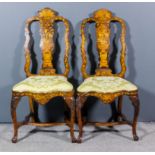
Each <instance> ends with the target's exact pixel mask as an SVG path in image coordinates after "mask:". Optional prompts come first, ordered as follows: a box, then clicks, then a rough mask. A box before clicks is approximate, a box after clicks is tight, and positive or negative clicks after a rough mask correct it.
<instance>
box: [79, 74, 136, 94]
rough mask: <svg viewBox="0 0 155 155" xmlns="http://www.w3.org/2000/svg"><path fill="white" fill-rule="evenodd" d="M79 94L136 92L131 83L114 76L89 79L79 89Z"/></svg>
mask: <svg viewBox="0 0 155 155" xmlns="http://www.w3.org/2000/svg"><path fill="white" fill-rule="evenodd" d="M77 90H78V92H81V93H83V92H86V93H87V92H100V93H115V92H120V91H136V90H137V87H136V86H135V85H134V84H132V83H131V82H129V81H127V80H125V79H123V78H120V77H114V76H98V77H89V78H87V79H85V80H84V82H83V83H82V84H81V85H80V86H79V87H78V89H77Z"/></svg>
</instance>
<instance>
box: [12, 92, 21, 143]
mask: <svg viewBox="0 0 155 155" xmlns="http://www.w3.org/2000/svg"><path fill="white" fill-rule="evenodd" d="M19 100H20V97H19V96H15V95H14V94H13V95H12V100H11V116H12V121H13V128H14V135H13V138H12V142H13V143H16V142H17V136H18V123H17V115H16V108H17V105H18V103H19Z"/></svg>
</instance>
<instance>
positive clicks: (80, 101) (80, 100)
mask: <svg viewBox="0 0 155 155" xmlns="http://www.w3.org/2000/svg"><path fill="white" fill-rule="evenodd" d="M85 101H86V98H85V97H81V96H78V97H77V99H76V113H77V117H78V126H79V135H78V139H77V143H81V142H82V134H83V129H82V128H83V122H82V114H81V112H82V107H83V104H84V102H85Z"/></svg>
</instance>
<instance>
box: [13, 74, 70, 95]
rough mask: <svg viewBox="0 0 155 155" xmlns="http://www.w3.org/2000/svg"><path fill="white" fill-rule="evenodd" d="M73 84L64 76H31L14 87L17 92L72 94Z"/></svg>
mask: <svg viewBox="0 0 155 155" xmlns="http://www.w3.org/2000/svg"><path fill="white" fill-rule="evenodd" d="M72 90H73V86H72V84H70V83H69V82H68V81H67V78H66V77H64V76H31V77H29V78H26V79H25V80H23V81H21V82H19V83H18V84H16V85H15V86H14V87H13V91H15V92H31V93H51V92H59V91H62V92H70V91H72Z"/></svg>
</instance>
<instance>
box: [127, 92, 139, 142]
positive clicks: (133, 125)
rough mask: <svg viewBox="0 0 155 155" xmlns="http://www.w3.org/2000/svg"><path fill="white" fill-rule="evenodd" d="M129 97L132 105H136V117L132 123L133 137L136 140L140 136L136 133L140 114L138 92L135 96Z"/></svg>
mask: <svg viewBox="0 0 155 155" xmlns="http://www.w3.org/2000/svg"><path fill="white" fill-rule="evenodd" d="M129 98H130V100H131V102H132V105H133V106H134V118H133V123H132V133H133V139H134V141H138V140H139V138H138V136H137V133H136V127H137V120H138V115H139V106H140V101H139V98H138V94H137V95H135V96H130V97H129Z"/></svg>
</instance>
